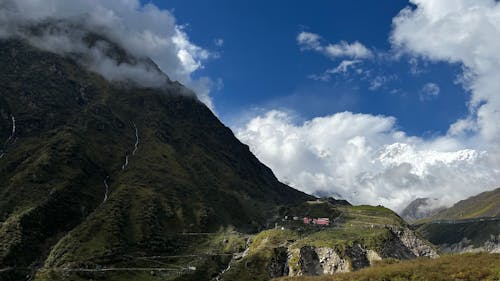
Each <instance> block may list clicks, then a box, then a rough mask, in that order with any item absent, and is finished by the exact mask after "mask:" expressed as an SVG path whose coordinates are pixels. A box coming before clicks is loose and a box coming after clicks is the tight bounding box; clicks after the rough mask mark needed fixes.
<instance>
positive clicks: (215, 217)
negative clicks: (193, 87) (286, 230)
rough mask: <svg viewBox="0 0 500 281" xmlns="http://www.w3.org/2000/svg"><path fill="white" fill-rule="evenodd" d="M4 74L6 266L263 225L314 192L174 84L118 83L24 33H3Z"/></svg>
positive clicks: (1, 181) (97, 256) (1, 180)
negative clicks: (294, 183) (267, 161)
mask: <svg viewBox="0 0 500 281" xmlns="http://www.w3.org/2000/svg"><path fill="white" fill-rule="evenodd" d="M0 80H1V84H2V87H1V89H0V117H1V118H0V124H1V127H0V128H1V129H0V138H1V139H2V142H4V143H5V145H4V147H3V149H2V158H1V159H0V222H1V228H0V265H2V267H4V268H8V267H13V266H16V267H31V266H33V265H37V266H40V265H42V264H44V263H45V265H50V266H62V265H64V264H68V263H77V262H80V261H86V262H87V261H92V262H97V261H99V262H107V261H110V260H112V259H114V258H116V257H121V258H123V255H124V254H125V253H127V254H129V255H130V254H133V253H137V252H140V253H141V254H150V255H152V254H155V253H159V252H173V251H174V250H176V249H178V248H180V245H176V244H175V243H180V242H182V241H179V239H177V238H176V237H171V236H172V235H175V233H184V232H200V233H202V232H214V231H218V230H219V229H221V228H225V227H229V226H234V227H235V229H237V230H238V231H242V232H248V231H257V230H259V229H262V228H264V227H266V223H267V221H268V220H269V218H270V217H272V215H273V214H274V211H273V210H275V209H277V208H278V207H279V206H280V205H284V204H290V203H298V202H303V201H305V200H309V199H311V198H312V197H311V196H308V195H306V194H304V193H301V192H299V191H297V190H294V189H292V188H290V187H288V186H286V185H284V184H282V183H280V182H279V181H278V180H277V179H276V177H275V176H274V175H273V173H272V171H271V170H270V169H269V168H267V167H266V166H264V165H263V164H261V163H260V162H259V161H258V160H257V159H256V158H255V156H254V155H253V154H252V153H251V152H250V151H249V149H248V146H246V145H244V144H242V143H240V142H239V141H238V140H237V139H236V138H235V137H234V135H233V133H232V132H231V130H230V129H228V128H227V127H225V126H224V125H223V124H222V123H221V122H220V121H219V120H218V119H217V118H216V117H215V116H214V115H213V113H212V112H211V111H210V110H209V109H208V108H207V107H206V106H205V105H203V104H202V103H200V102H199V101H198V100H197V99H196V98H195V97H194V95H192V94H189V91H188V90H187V89H185V88H184V87H183V86H182V85H180V84H179V83H177V82H171V81H168V83H167V85H166V86H165V87H163V88H162V89H153V88H141V87H135V86H133V85H132V84H131V83H110V82H108V81H107V80H105V79H103V78H102V77H101V76H100V75H97V74H95V73H93V72H90V71H88V70H87V69H86V68H84V67H82V66H81V64H80V63H79V62H78V61H76V60H75V59H73V58H71V57H63V56H60V55H56V54H53V53H49V52H44V51H40V50H39V49H36V48H33V47H31V46H30V45H29V44H27V43H26V42H25V41H22V40H3V41H0ZM173 249H174V250H173Z"/></svg>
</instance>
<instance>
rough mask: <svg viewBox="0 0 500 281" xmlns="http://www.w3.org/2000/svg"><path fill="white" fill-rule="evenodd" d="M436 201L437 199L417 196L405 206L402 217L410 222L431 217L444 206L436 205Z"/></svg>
mask: <svg viewBox="0 0 500 281" xmlns="http://www.w3.org/2000/svg"><path fill="white" fill-rule="evenodd" d="M436 203H437V199H430V198H417V199H415V200H413V201H412V202H411V203H410V204H409V205H408V206H406V208H404V210H403V211H402V212H401V217H402V218H403V219H405V220H406V221H407V222H410V223H411V222H414V221H417V220H419V219H422V218H426V217H430V216H432V215H434V214H436V213H438V212H439V211H441V210H442V209H443V207H439V206H436Z"/></svg>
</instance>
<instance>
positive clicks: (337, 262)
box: [273, 226, 438, 277]
mask: <svg viewBox="0 0 500 281" xmlns="http://www.w3.org/2000/svg"><path fill="white" fill-rule="evenodd" d="M388 229H389V230H390V231H391V233H392V234H393V236H392V238H391V239H388V240H387V241H384V243H383V246H382V247H381V248H380V249H378V250H375V249H369V248H366V247H364V246H363V245H361V244H359V243H354V244H353V245H352V246H350V247H348V248H347V249H345V251H340V250H338V249H334V248H328V247H313V246H303V247H302V248H300V249H288V268H289V271H288V275H289V276H302V275H325V274H333V273H337V272H348V271H356V270H359V269H362V268H364V267H368V266H370V265H372V264H373V263H374V262H375V261H379V260H382V259H384V258H395V259H401V260H406V259H413V258H416V257H429V258H436V257H438V253H437V251H436V249H434V248H433V247H432V246H430V245H429V244H428V243H426V241H425V240H423V239H421V238H419V237H418V236H417V235H415V234H414V233H413V232H412V231H411V230H410V229H408V228H403V227H392V226H388ZM273 268H274V267H273ZM279 268H283V266H281V267H279ZM273 276H275V277H276V275H273ZM281 276H286V274H284V275H281Z"/></svg>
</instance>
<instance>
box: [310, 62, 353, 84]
mask: <svg viewBox="0 0 500 281" xmlns="http://www.w3.org/2000/svg"><path fill="white" fill-rule="evenodd" d="M360 63H362V62H361V61H360V60H343V61H341V62H340V63H339V65H337V67H335V68H331V69H327V70H326V71H324V72H323V73H321V74H313V75H309V78H310V79H313V80H319V81H325V82H326V81H329V80H330V78H331V76H332V75H335V74H342V75H348V74H349V72H350V70H351V69H353V68H355V70H356V74H358V75H359V74H362V73H363V69H362V68H359V67H358V68H356V65H358V64H360Z"/></svg>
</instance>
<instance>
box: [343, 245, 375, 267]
mask: <svg viewBox="0 0 500 281" xmlns="http://www.w3.org/2000/svg"><path fill="white" fill-rule="evenodd" d="M346 254H347V256H348V257H349V259H350V260H351V270H352V271H355V270H359V269H361V268H363V267H367V266H370V261H368V256H367V253H366V250H365V249H363V247H362V246H361V245H359V244H354V245H353V246H352V247H349V248H347V251H346Z"/></svg>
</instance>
